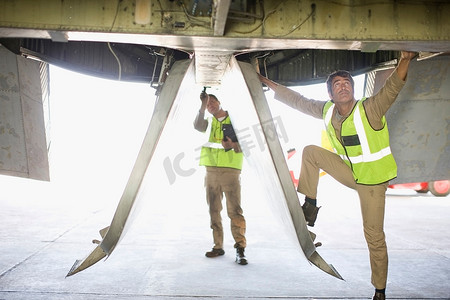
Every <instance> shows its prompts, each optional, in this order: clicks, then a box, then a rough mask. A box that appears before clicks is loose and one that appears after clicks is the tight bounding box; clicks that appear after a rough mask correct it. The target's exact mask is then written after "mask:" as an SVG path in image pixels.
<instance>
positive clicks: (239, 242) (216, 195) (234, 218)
mask: <svg viewBox="0 0 450 300" xmlns="http://www.w3.org/2000/svg"><path fill="white" fill-rule="evenodd" d="M240 175H241V171H240V170H238V169H233V168H218V167H206V178H205V188H206V201H207V202H208V206H209V215H210V217H211V229H212V231H213V239H214V248H216V249H222V248H223V227H222V217H221V215H220V212H221V211H222V198H223V194H225V198H226V201H227V202H226V203H227V214H228V217H229V218H230V220H231V234H232V235H233V238H234V241H235V244H234V247H235V248H238V247H239V248H245V247H246V246H247V242H246V239H245V228H246V227H245V218H244V216H243V214H242V213H243V211H242V208H241V182H240Z"/></svg>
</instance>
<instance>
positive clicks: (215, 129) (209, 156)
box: [200, 116, 244, 170]
mask: <svg viewBox="0 0 450 300" xmlns="http://www.w3.org/2000/svg"><path fill="white" fill-rule="evenodd" d="M210 123H211V129H210V134H209V140H208V143H206V144H205V145H203V147H202V150H201V153H200V165H201V166H208V167H223V168H233V169H239V170H242V162H243V160H244V154H243V153H242V152H239V153H236V152H234V150H233V149H232V150H230V151H226V152H225V149H224V148H223V146H222V140H223V131H222V125H223V124H231V120H230V117H229V116H227V117H226V118H225V119H224V120H223V121H222V122H220V121H219V120H217V119H216V118H212V121H211V122H210Z"/></svg>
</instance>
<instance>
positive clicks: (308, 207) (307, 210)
mask: <svg viewBox="0 0 450 300" xmlns="http://www.w3.org/2000/svg"><path fill="white" fill-rule="evenodd" d="M319 208H320V207H317V206H315V205H312V204H311V203H309V202H306V201H305V203H304V204H303V206H302V209H303V215H304V216H305V220H306V223H307V224H308V226H311V227H313V226H314V222H316V219H317V214H318V213H319Z"/></svg>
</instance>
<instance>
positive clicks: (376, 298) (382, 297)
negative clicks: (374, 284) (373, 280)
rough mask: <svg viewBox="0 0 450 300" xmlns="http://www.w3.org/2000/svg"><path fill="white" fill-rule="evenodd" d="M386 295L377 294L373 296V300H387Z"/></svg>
mask: <svg viewBox="0 0 450 300" xmlns="http://www.w3.org/2000/svg"><path fill="white" fill-rule="evenodd" d="M385 299H386V295H385V294H383V293H379V292H375V295H374V296H373V300H385Z"/></svg>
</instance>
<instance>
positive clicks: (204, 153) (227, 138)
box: [194, 91, 248, 265]
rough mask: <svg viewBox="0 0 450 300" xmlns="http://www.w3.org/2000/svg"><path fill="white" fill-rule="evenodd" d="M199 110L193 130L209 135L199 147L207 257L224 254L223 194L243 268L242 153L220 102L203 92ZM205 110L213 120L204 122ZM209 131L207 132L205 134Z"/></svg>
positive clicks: (237, 261)
mask: <svg viewBox="0 0 450 300" xmlns="http://www.w3.org/2000/svg"><path fill="white" fill-rule="evenodd" d="M200 100H201V106H200V110H199V112H198V114H197V116H196V118H195V121H194V128H195V129H196V130H198V131H200V132H209V135H208V137H209V138H208V142H207V143H205V144H204V145H203V146H202V149H201V154H200V165H201V166H205V167H206V177H205V188H206V200H207V203H208V206H209V214H210V220H211V223H210V225H211V229H212V233H213V240H214V246H213V248H212V250H211V251H208V252H206V254H205V255H206V257H217V256H221V255H224V254H225V250H224V249H223V227H222V218H221V215H220V213H221V211H222V198H223V194H225V198H226V205H227V213H228V217H229V218H230V222H231V233H232V235H233V238H234V240H235V244H234V248H236V260H235V261H236V263H238V264H240V265H246V264H247V263H248V261H247V258H246V257H245V247H246V245H247V241H246V238H245V230H246V222H245V218H244V215H243V211H242V207H241V183H240V175H241V170H242V162H243V159H244V156H243V153H242V151H241V148H240V146H239V142H238V140H237V138H236V135H235V133H234V130H231V133H229V132H227V131H224V129H228V130H230V129H231V128H232V125H231V120H230V116H229V115H228V112H227V111H224V110H223V109H222V106H221V104H220V101H219V100H218V99H217V97H216V96H214V95H213V94H207V93H206V92H205V91H203V92H202V93H201V94H200ZM205 110H208V112H209V113H210V114H211V115H212V116H213V117H212V118H210V119H209V120H208V119H205ZM208 127H209V130H207V129H208Z"/></svg>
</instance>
